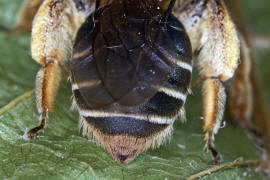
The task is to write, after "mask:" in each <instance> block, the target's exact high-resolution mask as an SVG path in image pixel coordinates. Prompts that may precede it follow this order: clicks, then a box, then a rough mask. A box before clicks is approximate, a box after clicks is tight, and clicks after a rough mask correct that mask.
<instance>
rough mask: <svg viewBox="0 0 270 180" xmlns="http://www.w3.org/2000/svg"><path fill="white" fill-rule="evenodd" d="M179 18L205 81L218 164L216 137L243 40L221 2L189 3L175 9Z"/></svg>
mask: <svg viewBox="0 0 270 180" xmlns="http://www.w3.org/2000/svg"><path fill="white" fill-rule="evenodd" d="M174 10H175V11H174V12H175V15H176V17H178V18H179V20H180V21H181V22H182V23H183V24H184V26H185V29H186V31H187V33H188V35H189V37H190V40H191V43H192V50H193V53H196V54H198V55H197V57H196V61H195V63H196V66H197V67H198V68H199V70H200V76H201V77H202V78H203V84H202V92H203V130H204V131H205V140H206V145H205V147H206V149H207V151H210V152H211V153H212V155H213V157H214V161H215V162H218V161H219V159H220V156H219V154H218V152H217V151H216V150H215V149H214V135H215V134H216V133H217V132H218V130H219V128H220V123H221V121H222V118H223V113H224V105H225V101H226V94H225V90H224V87H223V84H222V83H223V82H225V81H227V80H228V79H230V78H232V77H233V75H234V71H235V69H236V68H237V66H238V60H239V54H240V50H239V40H238V36H237V32H236V29H235V27H234V24H233V23H232V20H231V18H230V16H229V14H228V12H227V9H226V7H225V6H224V4H223V2H222V1H220V0H189V1H187V2H186V3H184V5H183V6H180V7H175V9H174Z"/></svg>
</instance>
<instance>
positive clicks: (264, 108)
mask: <svg viewBox="0 0 270 180" xmlns="http://www.w3.org/2000/svg"><path fill="white" fill-rule="evenodd" d="M226 3H227V5H228V6H229V7H230V8H231V10H232V15H233V16H234V17H236V18H235V19H236V20H235V22H236V24H237V26H238V29H239V31H240V32H241V34H242V35H243V37H244V39H245V41H246V42H247V46H248V47H255V46H254V44H252V43H253V42H254V39H252V38H253V37H254V35H252V34H251V35H250V32H248V28H247V25H246V19H245V18H244V13H243V11H242V4H243V0H239V1H234V0H227V1H226ZM249 55H250V60H251V62H250V64H251V70H250V82H251V85H252V97H254V98H253V117H254V123H255V125H256V126H257V127H258V130H259V133H260V135H261V138H260V141H262V144H263V147H264V148H265V149H266V150H267V160H268V165H269V167H270V114H269V105H268V103H267V100H266V98H265V95H264V90H263V89H264V88H263V84H262V80H261V77H260V74H259V72H258V67H257V64H256V59H255V58H254V49H252V48H251V49H250V54H249Z"/></svg>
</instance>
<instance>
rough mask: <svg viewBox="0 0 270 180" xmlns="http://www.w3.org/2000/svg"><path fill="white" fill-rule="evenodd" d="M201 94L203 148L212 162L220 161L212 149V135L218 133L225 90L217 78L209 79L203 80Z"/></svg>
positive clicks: (224, 100)
mask: <svg viewBox="0 0 270 180" xmlns="http://www.w3.org/2000/svg"><path fill="white" fill-rule="evenodd" d="M202 92H203V130H204V131H205V132H206V133H205V137H204V140H205V141H206V144H205V147H206V149H207V151H210V152H211V153H212V155H213V157H214V162H215V163H217V162H219V160H220V155H219V154H218V152H217V151H216V150H215V148H214V135H215V134H216V133H217V132H218V129H219V128H220V124H221V121H222V118H223V113H224V105H225V102H226V94H225V88H224V87H223V85H222V81H221V80H220V79H219V78H218V77H210V78H207V79H206V80H204V82H203V86H202Z"/></svg>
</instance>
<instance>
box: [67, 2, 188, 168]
mask: <svg viewBox="0 0 270 180" xmlns="http://www.w3.org/2000/svg"><path fill="white" fill-rule="evenodd" d="M150 7H156V8H150ZM157 7H158V6H156V4H155V3H154V2H147V1H146V2H142V1H141V2H138V1H126V2H125V1H113V2H112V3H111V4H109V5H106V6H104V7H103V8H100V9H99V10H98V11H97V12H96V13H95V14H94V15H92V16H89V17H88V19H87V20H86V22H85V23H84V24H83V26H82V27H81V28H80V30H79V32H78V34H77V38H76V41H75V46H74V50H73V59H72V65H71V71H72V74H71V75H72V87H73V94H74V99H75V103H76V104H77V107H78V110H79V112H80V115H81V125H82V128H83V129H84V134H85V135H86V136H88V137H90V138H94V139H95V140H96V141H97V142H98V143H100V144H101V145H102V146H103V147H105V148H106V149H107V150H108V151H109V152H110V154H111V155H112V156H113V157H114V159H115V160H116V161H117V162H124V163H127V162H129V161H131V160H132V159H133V158H134V157H136V156H137V154H139V153H140V152H142V151H144V150H146V149H148V148H149V147H156V146H158V145H160V144H161V143H162V142H163V141H164V140H165V139H167V138H168V136H169V135H170V134H171V131H172V124H173V122H174V120H175V119H176V118H177V117H178V115H179V113H180V112H181V109H182V107H183V105H184V103H185V99H186V95H187V92H188V91H187V90H188V88H189V84H190V80H191V70H192V66H191V45H190V42H189V39H188V36H187V35H186V33H185V30H184V28H183V26H182V25H181V23H180V22H179V21H178V20H177V19H176V18H175V17H173V16H169V18H168V20H165V21H164V19H163V18H164V15H163V14H165V13H164V12H162V9H161V8H160V9H158V8H157ZM94 20H95V21H96V22H95V23H94Z"/></svg>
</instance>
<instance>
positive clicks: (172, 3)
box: [163, 0, 176, 22]
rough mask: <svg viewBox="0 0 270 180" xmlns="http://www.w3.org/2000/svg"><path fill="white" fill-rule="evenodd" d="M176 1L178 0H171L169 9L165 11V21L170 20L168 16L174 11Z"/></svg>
mask: <svg viewBox="0 0 270 180" xmlns="http://www.w3.org/2000/svg"><path fill="white" fill-rule="evenodd" d="M175 2H176V0H171V2H170V4H169V6H168V9H167V11H166V13H165V15H164V17H163V22H167V21H168V18H169V16H170V15H171V13H172V9H173V7H174V4H175Z"/></svg>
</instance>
